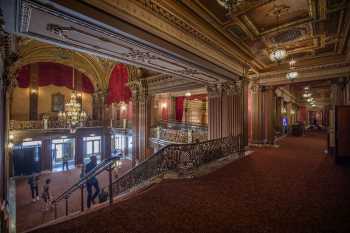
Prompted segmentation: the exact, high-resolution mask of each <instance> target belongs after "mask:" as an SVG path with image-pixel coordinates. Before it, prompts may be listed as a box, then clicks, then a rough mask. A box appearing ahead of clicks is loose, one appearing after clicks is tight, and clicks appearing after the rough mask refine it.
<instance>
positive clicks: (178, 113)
mask: <svg viewBox="0 0 350 233" xmlns="http://www.w3.org/2000/svg"><path fill="white" fill-rule="evenodd" d="M184 101H185V97H184V96H179V97H176V99H175V105H176V107H175V118H176V121H182V115H183V112H184Z"/></svg>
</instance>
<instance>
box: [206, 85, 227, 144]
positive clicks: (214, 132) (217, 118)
mask: <svg viewBox="0 0 350 233" xmlns="http://www.w3.org/2000/svg"><path fill="white" fill-rule="evenodd" d="M207 90H208V139H215V138H221V137H222V120H223V119H222V90H221V88H220V87H217V86H210V87H208V89H207Z"/></svg>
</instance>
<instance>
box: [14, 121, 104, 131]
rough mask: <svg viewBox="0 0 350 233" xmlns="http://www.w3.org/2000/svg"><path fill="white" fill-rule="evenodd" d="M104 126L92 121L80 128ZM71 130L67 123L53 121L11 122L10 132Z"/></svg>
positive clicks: (99, 122)
mask: <svg viewBox="0 0 350 233" xmlns="http://www.w3.org/2000/svg"><path fill="white" fill-rule="evenodd" d="M98 126H102V122H101V121H95V120H90V121H86V122H84V123H82V124H81V125H80V126H78V127H98ZM64 128H69V125H67V124H66V123H65V122H62V121H53V120H47V121H45V120H38V121H17V120H11V121H10V130H26V129H64Z"/></svg>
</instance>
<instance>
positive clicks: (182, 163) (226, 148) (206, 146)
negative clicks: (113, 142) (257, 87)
mask: <svg viewBox="0 0 350 233" xmlns="http://www.w3.org/2000/svg"><path fill="white" fill-rule="evenodd" d="M241 142H242V138H241V136H230V137H226V138H222V139H215V140H210V141H205V142H200V143H195V144H171V145H168V146H166V147H164V148H162V149H161V150H159V151H158V152H157V153H155V154H154V155H152V156H151V157H149V158H148V159H147V160H145V161H144V162H143V163H141V164H140V165H138V166H137V167H135V168H133V169H132V170H130V171H129V172H128V173H126V174H124V175H123V176H121V177H120V178H119V179H117V180H116V181H114V182H113V187H112V189H113V196H117V195H119V194H122V193H124V192H126V191H128V190H129V189H131V188H133V187H135V186H137V185H139V184H142V183H143V182H146V181H148V180H150V179H152V178H154V177H156V176H159V175H161V174H164V173H165V172H167V171H171V170H182V171H186V170H187V171H188V170H190V169H194V168H198V167H199V166H200V165H202V164H205V163H208V162H211V161H213V160H216V159H219V158H222V157H226V156H228V155H232V154H234V153H239V154H240V155H241V152H243V146H242V143H241Z"/></svg>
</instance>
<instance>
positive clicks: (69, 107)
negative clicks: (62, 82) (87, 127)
mask: <svg viewBox="0 0 350 233" xmlns="http://www.w3.org/2000/svg"><path fill="white" fill-rule="evenodd" d="M72 70H73V85H72V86H73V92H72V94H71V96H70V99H69V102H68V103H66V104H65V111H64V112H59V113H58V119H59V120H60V121H64V122H65V123H66V124H67V125H68V126H69V127H70V128H74V127H76V126H77V125H78V124H79V123H83V122H85V121H86V120H87V114H86V113H85V112H84V111H83V110H82V106H81V104H80V103H79V101H78V99H80V98H81V94H80V95H79V93H77V92H76V91H75V90H74V83H75V80H74V73H75V72H74V68H73V69H72Z"/></svg>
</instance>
